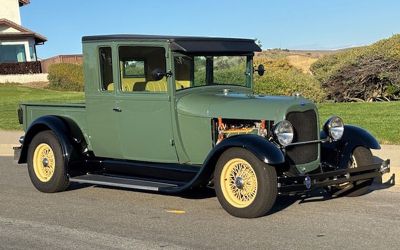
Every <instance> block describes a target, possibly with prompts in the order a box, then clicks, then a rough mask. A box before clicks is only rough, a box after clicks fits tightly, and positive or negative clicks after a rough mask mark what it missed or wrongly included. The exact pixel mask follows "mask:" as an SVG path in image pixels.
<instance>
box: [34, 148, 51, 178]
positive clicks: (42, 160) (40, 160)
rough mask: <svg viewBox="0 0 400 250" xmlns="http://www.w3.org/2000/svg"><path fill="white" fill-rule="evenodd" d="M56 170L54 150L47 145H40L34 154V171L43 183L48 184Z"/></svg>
mask: <svg viewBox="0 0 400 250" xmlns="http://www.w3.org/2000/svg"><path fill="white" fill-rule="evenodd" d="M55 168H56V162H55V156H54V152H53V149H52V148H51V147H50V145H48V144H47V143H41V144H39V145H38V146H37V147H36V148H35V151H34V153H33V170H34V172H35V175H36V177H37V178H38V179H39V180H40V181H41V182H48V181H50V179H51V178H52V177H53V175H54V171H55Z"/></svg>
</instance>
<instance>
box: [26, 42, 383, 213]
mask: <svg viewBox="0 0 400 250" xmlns="http://www.w3.org/2000/svg"><path fill="white" fill-rule="evenodd" d="M256 51H260V48H259V47H258V46H257V45H256V44H255V42H254V41H253V40H248V39H227V38H196V37H159V36H137V35H114V36H93V37H84V38H83V54H84V73H85V103H82V104H29V103H26V104H21V105H20V111H19V115H20V122H21V123H22V124H23V127H24V130H25V132H26V135H25V137H24V138H23V139H21V142H22V148H21V149H20V150H19V151H18V153H19V154H20V155H19V162H20V163H24V162H28V166H29V165H30V158H32V159H33V160H32V162H31V165H32V169H33V170H32V171H33V172H32V173H37V171H39V170H35V169H37V167H36V168H35V159H36V158H37V157H36V158H35V154H36V153H37V152H38V150H39V149H37V150H34V149H31V151H30V148H32V147H33V146H32V143H33V142H35V136H36V135H38V134H39V133H41V132H43V131H52V132H54V134H55V138H57V141H58V142H59V143H60V145H61V149H62V150H61V151H62V152H63V156H62V157H63V159H64V163H63V164H64V168H66V169H67V170H66V171H65V174H66V176H67V178H69V180H71V181H77V182H82V183H92V184H103V185H107V184H110V185H111V186H122V187H130V186H129V185H130V184H121V183H118V182H117V181H116V180H108V181H107V180H96V178H94V177H93V178H92V179H90V178H89V177H87V174H88V173H90V174H92V175H93V176H94V175H96V176H97V177H98V178H100V177H99V176H101V178H105V177H104V176H107V178H111V177H112V176H114V175H118V176H120V177H121V176H123V177H124V178H125V177H127V178H128V176H129V178H136V177H138V178H139V177H140V180H141V181H149V180H151V181H153V182H155V181H156V182H157V183H167V184H165V185H166V186H162V185H161V184H160V186H159V187H157V189H156V191H161V192H162V191H164V192H170V193H174V192H180V191H184V190H187V189H190V188H194V187H200V186H205V185H211V186H212V185H214V184H215V183H214V182H215V180H214V179H215V174H216V173H215V171H216V170H215V169H218V162H219V161H221V158H223V156H224V154H225V153H226V154H228V153H227V151H229V149H232V148H236V149H238V150H242V149H243V150H246V151H248V152H249V153H250V154H251V155H255V156H256V157H257V158H258V160H260V161H261V162H262V164H265V166H269V167H267V168H273V169H274V171H275V174H276V177H274V180H275V182H276V187H275V188H276V190H277V191H276V193H290V192H298V191H301V192H303V191H307V190H310V189H312V187H314V186H315V187H321V186H331V185H328V184H326V183H325V184H326V185H325V184H318V182H319V181H321V179H316V177H315V178H314V177H313V176H312V175H313V174H324V173H327V174H328V177H326V178H328V179H329V178H336V179H338V178H344V179H342V182H341V183H344V182H345V181H346V178H347V182H349V178H348V176H347V175H350V174H349V173H348V172H346V171H348V162H350V161H351V159H352V158H351V157H353V155H354V154H353V151H354V150H355V149H356V148H357V147H363V148H366V149H368V150H369V149H370V148H375V149H376V148H379V144H378V143H377V142H376V140H375V139H374V138H373V137H372V136H371V135H370V134H369V133H368V132H366V131H364V130H362V129H360V128H357V127H354V126H344V125H343V124H341V123H340V122H341V120H340V119H339V118H337V119H336V120H335V119H333V120H332V119H331V120H330V121H328V122H327V124H326V125H325V127H324V129H322V131H321V129H320V127H319V124H320V122H319V118H318V111H317V108H316V106H315V104H314V103H312V102H311V101H309V100H307V99H305V98H303V97H301V96H300V95H294V96H289V97H286V96H262V95H255V94H254V93H253V73H254V72H255V71H257V69H254V66H253V55H254V52H256ZM258 71H259V74H260V75H262V74H263V67H259V68H258ZM230 81H234V82H230ZM334 118H335V117H334ZM288 121H289V122H288ZM288 124H290V125H288ZM288 126H289V127H288ZM332 126H333V128H332ZM335 126H336V127H335ZM331 130H332V131H331ZM343 130H344V131H343ZM277 131H278V132H277ZM279 131H281V132H279ZM335 132H338V133H342V134H340V137H341V138H332V136H335V134H333V135H332V136H330V135H331V134H332V133H335ZM288 138H291V140H290V141H289V143H288V144H287V145H286V144H283V143H282V142H281V140H287V139H288ZM44 144H46V145H47V144H48V145H50V146H51V143H50V142H49V143H44ZM44 144H43V143H39V144H38V145H39V146H40V145H44ZM38 145H36V146H38ZM49 148H52V147H49ZM49 151H50V150H49V149H48V150H47V151H46V150H44V151H43V152H45V153H46V152H49ZM53 151H54V155H55V156H54V157H53V158H55V159H57V157H58V156H57V153H55V150H54V148H53V150H52V151H51V152H53ZM238 154H239V155H240V152H239V153H238ZM38 157H39V158H37V159H41V161H39V165H41V166H40V167H42V168H43V169H44V170H43V171H44V172H45V173H47V172H46V171H47V170H48V161H49V159H53V158H51V157H50V158H49V157H47V158H46V157H42V158H40V156H38ZM251 157H252V156H251ZM251 157H250V158H251ZM244 158H246V157H244ZM250 158H249V159H248V160H244V161H243V162H244V163H246V162H247V163H248V162H250V161H251V159H250ZM240 159H241V158H240ZM246 159H247V158H246ZM108 163H109V164H108ZM244 163H243V164H244ZM384 163H385V164H383V163H379V164H378V165H374V168H371V170H370V171H371V172H370V173H371V174H370V175H368V176H364V178H359V179H368V180H369V179H370V178H371V176H372V175H374V176H375V175H377V174H379V173H381V172H382V171H387V169H388V166H387V165H388V164H387V162H384ZM243 164H242V165H243ZM228 165H229V164H228ZM228 165H226V166H228ZM239 165H240V164H239ZM239 165H238V166H239ZM249 165H251V166H252V168H253V169H255V167H253V164H250V163H249ZM111 166H112V167H111ZM144 166H145V167H144ZM265 166H264V165H263V168H265ZM382 166H383V167H382ZM141 168H143V169H144V170H143V171H142V172H141V170H140V169H141ZM55 169H57V168H55ZM221 169H222V170H221V171H222V172H221V173H224V171H225V170H224V169H225V167H221ZM35 171H36V172H35ZM52 171H53V172H54V171H56V170H54V169H53V170H52ZM243 171H244V170H243ZM254 171H255V172H253V171H252V170H251V169H250V171H249V172H248V174H246V175H245V176H248V175H249V174H252V173H254V175H255V174H256V173H257V171H258V170H254ZM319 171H322V172H319ZM332 171H339V172H337V173H336V175H335V174H334V175H333V176H330V175H329V173H333V172H332ZM343 171H344V172H343ZM145 172H147V174H146V173H145ZM182 172H184V173H185V174H182ZM186 172H187V173H186ZM221 173H219V174H221ZM85 174H86V175H85ZM236 174H237V173H236ZM83 175H85V177H81V178H80V176H83ZM163 175H165V176H163ZM110 176H111V177H110ZM367 177H369V178H367ZM31 178H32V176H31ZM44 178H46V176H45V177H44ZM88 178H89V179H88ZM121 178H122V177H121ZM129 178H128V179H129ZM257 178H258V177H257ZM284 178H286V179H285V180H290V181H289V182H290V183H286V182H285V181H281V180H282V179H284ZM290 178H292V179H290ZM39 179H40V178H39ZM130 180H132V179H130ZM166 180H168V181H169V182H168V181H166ZM221 180H222V179H221ZM355 180H356V179H355ZM357 180H358V179H357ZM50 181H52V179H51V178H50ZM171 181H178V182H180V183H179V184H176V183H175V184H174V185H175V186H168V185H172V184H171ZM233 181H234V184H235V185H236V186H235V188H236V189H235V190H239V191H240V192H244V191H243V190H244V189H243V188H244V186H245V185H246V181H245V178H244V177H243V178H242V177H235V178H234V180H233ZM258 181H259V182H260V180H258ZM33 182H34V184H35V183H38V181H37V180H36V181H34V180H33ZM256 182H257V181H256ZM259 182H258V184H260V183H259ZM42 183H44V185H46V183H47V181H46V180H45V179H42ZM349 183H350V182H349ZM142 184H143V183H142ZM253 184H254V183H253ZM314 184H315V185H314ZM333 184H336V183H335V182H333ZM40 185H41V184H40V182H39V184H35V186H36V187H38V186H40ZM124 185H125V186H124ZM151 185H152V184H148V185H147V184H146V183H144V184H143V185H142V186H141V185H139V184H137V183H136V184H135V185H133V184H132V185H131V186H132V187H133V188H135V187H136V188H139V189H140V188H141V187H149V186H151ZM220 185H222V184H220ZM249 185H250V184H249ZM296 185H297V186H296ZM222 186H223V185H222ZM253 186H254V185H253ZM285 187H286V188H287V189H285ZM258 188H261V186H258ZM275 188H272V189H275ZM38 189H39V190H41V188H40V187H38ZM143 189H146V188H143ZM228 189H229V188H228ZM228 189H227V190H228ZM46 190H47V189H46ZM46 190H41V191H46ZM54 190H55V189H54ZM149 190H153V189H151V188H150V189H149ZM217 190H219V189H217ZM217 190H216V191H217ZM227 190H225V191H224V189H222V191H221V192H223V194H224V195H225V196H226V192H228V191H229V190H228V191H227ZM47 191H48V190H47ZM57 191H59V190H57ZM229 192H230V191H229ZM254 192H255V191H254ZM217 195H218V191H217ZM254 195H255V194H254ZM257 195H258V196H260V195H261V194H258V193H257ZM220 196H223V195H222V193H221V194H220ZM269 196H271V195H269ZM253 198H254V197H253ZM221 199H222V198H221ZM221 199H220V201H221ZM235 199H236V198H232V200H231V201H230V202H229V199H228V202H227V203H226V202H225V204H224V202H221V204H222V205H223V207H224V208H225V209H226V210H227V211H228V212H230V213H231V214H233V215H236V216H240V217H255V216H259V215H261V214H265V210H266V208H265V206H266V205H265V206H264V209H263V211H262V212H260V211H256V212H254V211H253V210H254V208H251V209H253V210H251V209H250V208H246V207H247V206H245V207H244V208H242V207H240V206H241V205H237V206H236V205H234V204H235V201H236V200H235ZM249 199H250V198H249ZM254 199H255V198H254ZM252 202H253V201H252ZM254 202H256V201H254ZM263 202H264V203H266V201H265V200H264V201H263ZM250 203H251V202H250ZM232 204H233V205H232ZM232 206H233V208H230V207H232ZM249 207H251V206H250V205H249ZM235 209H236V210H235ZM246 209H250V210H249V211H247V210H246ZM239 210H240V211H242V210H244V211H245V212H244V213H242V212H239V213H237V212H235V211H239ZM259 210H260V209H259Z"/></svg>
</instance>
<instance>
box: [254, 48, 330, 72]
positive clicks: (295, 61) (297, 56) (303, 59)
mask: <svg viewBox="0 0 400 250" xmlns="http://www.w3.org/2000/svg"><path fill="white" fill-rule="evenodd" d="M336 52H337V51H334V50H287V49H268V50H264V51H262V52H259V53H257V54H256V57H258V59H261V58H265V59H269V60H278V59H285V60H287V61H288V63H289V64H290V65H291V66H293V67H295V68H297V69H299V70H301V71H302V72H303V73H306V74H311V71H310V67H311V65H312V64H313V63H314V62H316V61H317V60H318V59H320V58H322V57H324V56H326V55H331V54H334V53H336Z"/></svg>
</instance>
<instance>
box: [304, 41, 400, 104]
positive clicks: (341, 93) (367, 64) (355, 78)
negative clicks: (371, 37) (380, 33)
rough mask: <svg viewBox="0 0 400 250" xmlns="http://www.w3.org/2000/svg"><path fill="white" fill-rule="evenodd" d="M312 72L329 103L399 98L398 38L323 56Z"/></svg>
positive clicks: (399, 49) (399, 48)
mask: <svg viewBox="0 0 400 250" xmlns="http://www.w3.org/2000/svg"><path fill="white" fill-rule="evenodd" d="M311 71H312V73H313V74H314V75H315V77H316V79H318V81H320V83H321V85H322V87H323V88H324V90H325V91H326V92H327V97H328V99H331V100H334V101H337V102H343V101H376V100H397V99H399V98H400V35H394V36H393V37H391V38H389V39H383V40H381V41H378V42H376V43H374V44H372V45H370V46H365V47H360V48H354V49H348V50H344V51H342V52H339V53H336V54H333V55H328V56H325V57H323V58H321V59H319V60H318V61H316V62H315V63H314V64H313V65H312V66H311Z"/></svg>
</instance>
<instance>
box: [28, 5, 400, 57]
mask: <svg viewBox="0 0 400 250" xmlns="http://www.w3.org/2000/svg"><path fill="white" fill-rule="evenodd" d="M21 16H22V24H23V25H24V26H25V27H27V28H30V29H32V30H34V31H36V32H38V33H41V34H42V35H44V36H46V37H47V38H48V42H46V43H45V45H43V46H38V56H39V57H40V58H47V57H50V56H54V55H58V54H74V53H81V37H82V36H84V35H95V34H120V33H132V34H167V35H198V36H227V37H246V38H258V39H260V40H261V42H262V44H263V48H264V49H265V48H288V49H337V48H343V47H351V46H358V45H366V44H370V43H373V42H374V41H377V40H379V39H382V38H386V37H390V36H391V35H393V34H396V33H400V1H397V0H329V1H325V0H303V1H300V0H297V1H296V0H280V1H278V0H276V1H268V0H264V1H256V0H247V1H246V0H242V1H239V0H226V1H225V0H220V1H217V0H214V1H212V0H202V1H200V0H197V1H194V0H193V1H183V0H181V1H179V0H167V1H161V0H147V1H134V0H98V1H89V0H67V1H61V0H56V1H54V0H31V4H30V5H28V6H25V7H22V8H21Z"/></svg>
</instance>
